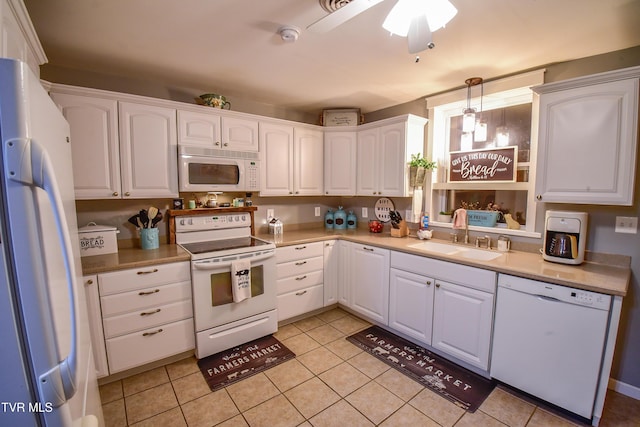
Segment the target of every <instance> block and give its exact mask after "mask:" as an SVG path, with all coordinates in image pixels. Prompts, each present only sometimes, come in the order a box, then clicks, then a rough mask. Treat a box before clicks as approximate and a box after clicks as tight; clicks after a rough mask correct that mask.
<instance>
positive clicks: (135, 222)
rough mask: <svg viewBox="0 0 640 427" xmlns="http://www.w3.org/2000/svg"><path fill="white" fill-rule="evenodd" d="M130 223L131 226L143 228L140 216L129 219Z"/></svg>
mask: <svg viewBox="0 0 640 427" xmlns="http://www.w3.org/2000/svg"><path fill="white" fill-rule="evenodd" d="M129 222H130V223H131V224H133V225H134V226H135V227H136V228H142V227H141V225H142V224H141V223H140V215H134V216H132V217H131V218H129Z"/></svg>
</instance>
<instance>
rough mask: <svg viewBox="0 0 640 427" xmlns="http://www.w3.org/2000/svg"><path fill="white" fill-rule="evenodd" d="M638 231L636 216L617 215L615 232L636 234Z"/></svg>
mask: <svg viewBox="0 0 640 427" xmlns="http://www.w3.org/2000/svg"><path fill="white" fill-rule="evenodd" d="M637 232H638V217H635V216H617V217H616V233H628V234H636V233H637Z"/></svg>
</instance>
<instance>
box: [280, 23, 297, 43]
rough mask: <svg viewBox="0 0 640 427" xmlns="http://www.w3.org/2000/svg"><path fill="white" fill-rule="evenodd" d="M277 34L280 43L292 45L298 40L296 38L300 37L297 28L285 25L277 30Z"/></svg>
mask: <svg viewBox="0 0 640 427" xmlns="http://www.w3.org/2000/svg"><path fill="white" fill-rule="evenodd" d="M278 34H280V37H281V38H282V41H284V42H287V43H293V42H295V41H296V40H298V37H300V29H299V28H297V27H293V26H290V25H286V26H284V27H280V28H279V29H278Z"/></svg>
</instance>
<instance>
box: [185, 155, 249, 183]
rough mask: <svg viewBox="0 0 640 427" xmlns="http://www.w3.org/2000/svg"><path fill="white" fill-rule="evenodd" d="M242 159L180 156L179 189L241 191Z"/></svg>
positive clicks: (242, 180)
mask: <svg viewBox="0 0 640 427" xmlns="http://www.w3.org/2000/svg"><path fill="white" fill-rule="evenodd" d="M244 173H245V171H244V161H243V160H241V159H227V158H219V157H207V156H190V155H181V156H180V172H179V183H180V191H243V190H245V188H244V187H245V185H244Z"/></svg>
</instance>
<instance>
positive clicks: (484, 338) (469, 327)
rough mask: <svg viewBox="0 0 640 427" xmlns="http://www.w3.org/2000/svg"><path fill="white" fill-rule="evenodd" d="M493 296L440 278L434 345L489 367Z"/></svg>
mask: <svg viewBox="0 0 640 427" xmlns="http://www.w3.org/2000/svg"><path fill="white" fill-rule="evenodd" d="M493 299H494V295H493V294H491V293H489V292H483V291H479V290H477V289H472V288H469V287H466V286H462V285H457V284H455V283H449V282H445V281H442V280H437V281H436V290H435V299H434V304H433V337H432V343H431V345H432V346H433V347H434V348H437V349H439V350H442V351H444V352H445V353H447V354H450V355H452V356H454V357H456V358H458V359H460V360H464V361H465V362H468V363H470V364H471V365H473V366H477V367H479V368H482V369H484V370H487V369H488V368H489V351H490V348H491V325H492V324H493Z"/></svg>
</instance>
